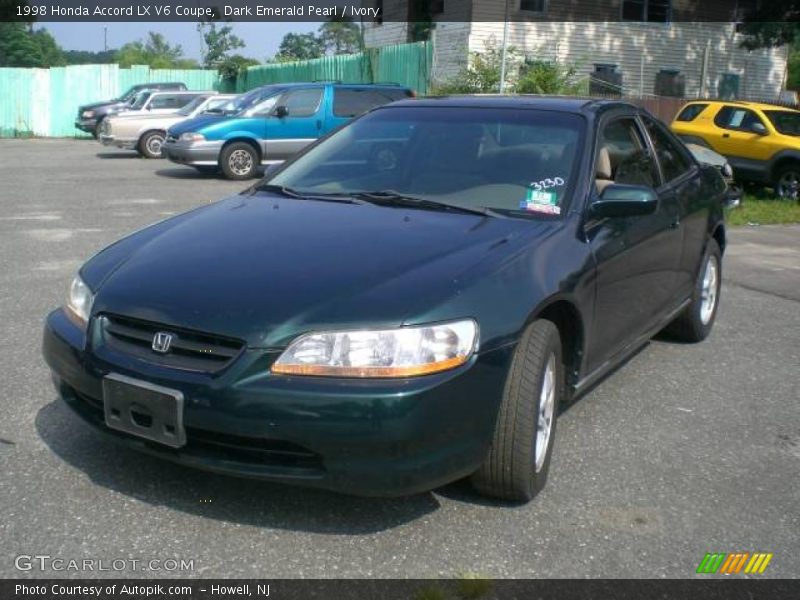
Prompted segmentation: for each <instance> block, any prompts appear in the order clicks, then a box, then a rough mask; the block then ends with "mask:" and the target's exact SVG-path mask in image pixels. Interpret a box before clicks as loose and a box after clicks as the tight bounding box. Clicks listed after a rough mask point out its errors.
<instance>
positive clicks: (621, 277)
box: [584, 115, 681, 370]
mask: <svg viewBox="0 0 800 600" xmlns="http://www.w3.org/2000/svg"><path fill="white" fill-rule="evenodd" d="M597 152H598V155H597V162H596V165H597V173H596V177H597V185H596V189H595V190H594V192H593V198H598V197H599V195H600V193H601V190H602V189H605V188H607V186H609V185H612V184H615V183H617V184H630V185H646V186H649V187H652V188H653V189H656V190H657V193H658V196H659V202H658V207H657V208H656V211H655V212H654V213H653V214H649V215H642V216H630V217H614V218H610V217H609V218H597V217H593V216H592V214H591V209H590V208H589V207H587V214H586V220H585V225H584V228H585V232H586V236H587V239H588V241H589V243H590V244H591V247H592V251H593V253H594V257H595V263H596V280H595V284H596V288H595V289H596V292H595V318H594V323H593V331H592V334H591V339H590V342H589V344H590V346H589V349H588V362H589V364H590V370H593V369H594V368H597V367H599V366H601V365H602V364H603V363H604V362H606V361H608V360H610V359H612V358H613V357H614V355H616V354H617V353H619V352H620V351H622V350H624V349H625V348H626V346H628V345H629V344H630V343H631V342H632V341H634V340H635V339H636V338H637V337H639V336H641V335H642V334H644V333H645V332H646V331H648V330H649V329H650V328H652V327H653V326H654V325H655V324H656V323H657V321H658V320H659V319H660V318H661V317H662V316H663V315H664V314H665V313H666V311H668V310H669V309H670V308H671V304H672V299H673V297H674V286H675V283H676V273H677V269H678V267H679V264H680V260H681V232H680V223H679V217H678V206H677V200H676V197H675V193H674V192H673V191H672V190H671V189H669V188H664V187H662V185H661V181H662V180H661V173H660V170H659V167H658V164H657V163H656V161H655V160H654V158H653V152H652V149H651V147H650V143H649V139H648V137H647V136H646V134H645V133H644V131H643V130H642V128H641V126H640V123H639V121H638V120H637V119H636V118H635V117H634V116H633V115H630V116H625V117H617V118H612V119H610V120H608V121H606V122H605V123H604V124H603V125H601V127H600V133H599V140H598V150H597ZM601 154H602V155H604V156H601ZM590 204H591V201H590Z"/></svg>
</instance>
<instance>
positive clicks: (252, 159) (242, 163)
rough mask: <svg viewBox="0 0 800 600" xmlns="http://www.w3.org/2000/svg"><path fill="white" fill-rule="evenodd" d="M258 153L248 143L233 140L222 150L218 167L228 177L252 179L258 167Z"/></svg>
mask: <svg viewBox="0 0 800 600" xmlns="http://www.w3.org/2000/svg"><path fill="white" fill-rule="evenodd" d="M258 162H259V161H258V153H257V152H256V149H255V148H253V147H252V146H251V145H250V144H246V143H244V142H234V143H233V144H231V145H229V146H226V147H225V148H224V149H223V150H222V156H220V165H219V166H220V168H221V169H222V172H223V174H224V175H225V177H227V178H228V179H252V178H253V177H255V176H256V169H257V168H258Z"/></svg>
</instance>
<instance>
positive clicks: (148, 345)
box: [100, 314, 245, 372]
mask: <svg viewBox="0 0 800 600" xmlns="http://www.w3.org/2000/svg"><path fill="white" fill-rule="evenodd" d="M100 323H101V327H102V330H103V333H104V340H105V344H106V346H108V347H109V348H110V349H112V350H114V351H116V352H121V353H124V354H129V355H132V356H135V357H137V358H140V359H143V360H146V361H148V362H152V363H156V364H159V365H164V366H166V367H173V368H176V369H185V370H189V371H204V372H215V371H219V370H220V369H223V368H224V367H226V366H227V365H228V364H230V363H231V362H232V361H233V360H234V359H235V358H236V357H237V356H239V354H240V353H241V352H242V351H243V350H244V346H245V344H244V342H242V341H241V340H237V339H234V338H229V337H224V336H219V335H214V334H209V333H201V332H198V331H192V330H189V329H182V328H178V327H171V326H169V325H162V324H159V323H152V322H150V321H142V320H140V319H132V318H130V317H123V316H120V315H111V314H104V315H102V316H101V317H100ZM161 332H166V333H169V334H171V336H172V343H171V344H170V346H169V350H168V351H167V352H166V353H160V352H156V351H155V350H153V338H154V337H155V335H156V334H157V333H161Z"/></svg>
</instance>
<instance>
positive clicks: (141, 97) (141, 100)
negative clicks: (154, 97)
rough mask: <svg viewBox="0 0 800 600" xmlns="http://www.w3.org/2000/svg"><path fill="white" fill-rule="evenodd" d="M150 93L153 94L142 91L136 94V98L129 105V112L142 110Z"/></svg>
mask: <svg viewBox="0 0 800 600" xmlns="http://www.w3.org/2000/svg"><path fill="white" fill-rule="evenodd" d="M152 93H153V92H150V91H144V92H139V93H138V94H136V98H135V99H134V101H133V102H132V103H131V110H142V108H144V105H145V103H146V102H147V99H148V98H149V97H150V94H152Z"/></svg>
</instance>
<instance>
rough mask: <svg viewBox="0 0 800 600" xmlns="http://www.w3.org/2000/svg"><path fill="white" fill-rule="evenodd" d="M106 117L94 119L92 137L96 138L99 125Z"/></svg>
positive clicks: (98, 132) (98, 135)
mask: <svg viewBox="0 0 800 600" xmlns="http://www.w3.org/2000/svg"><path fill="white" fill-rule="evenodd" d="M106 119H107V117H103V118H102V119H100V120H99V121H95V124H94V131H92V137H93V138H94V139H98V138H99V137H100V127H101V126H102V124H103V121H105V120H106Z"/></svg>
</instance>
